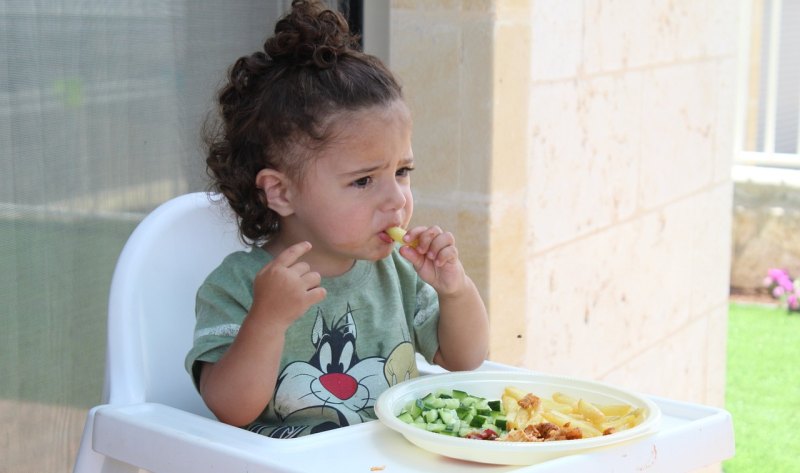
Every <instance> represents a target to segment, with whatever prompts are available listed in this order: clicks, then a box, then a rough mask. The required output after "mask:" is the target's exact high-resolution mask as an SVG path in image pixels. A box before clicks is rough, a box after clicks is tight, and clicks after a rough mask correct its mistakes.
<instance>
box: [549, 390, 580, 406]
mask: <svg viewBox="0 0 800 473" xmlns="http://www.w3.org/2000/svg"><path fill="white" fill-rule="evenodd" d="M552 398H553V400H554V401H556V402H558V403H561V404H566V405H568V406H575V405H576V404H578V400H577V399H575V398H574V397H572V396H567V395H566V394H564V393H559V392H555V393H553V395H552Z"/></svg>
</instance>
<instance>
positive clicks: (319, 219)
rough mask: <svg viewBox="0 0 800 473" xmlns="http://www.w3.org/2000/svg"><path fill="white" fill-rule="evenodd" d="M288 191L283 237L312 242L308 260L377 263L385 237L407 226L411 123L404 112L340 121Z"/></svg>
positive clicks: (397, 105)
mask: <svg viewBox="0 0 800 473" xmlns="http://www.w3.org/2000/svg"><path fill="white" fill-rule="evenodd" d="M338 120H339V121H340V122H341V124H338V123H337V124H336V125H334V126H336V127H337V130H336V131H337V133H336V134H335V136H334V139H333V140H332V142H331V143H328V144H327V145H326V146H325V148H324V149H323V150H322V151H321V152H320V154H319V155H318V156H317V157H316V158H313V159H314V160H313V162H312V163H311V164H310V165H309V166H308V168H307V169H306V172H305V175H304V178H303V182H302V185H301V186H299V187H297V186H295V187H294V196H293V197H292V207H293V210H294V213H293V214H292V215H290V216H289V217H288V218H286V219H284V222H283V224H282V233H283V231H288V232H290V233H291V234H292V235H291V236H292V239H293V240H300V239H305V240H308V241H310V242H311V244H312V246H313V250H312V252H313V253H314V257H315V259H319V258H324V259H325V260H326V262H331V263H334V262H336V261H342V262H346V261H348V260H352V259H366V260H378V259H381V258H385V257H386V256H388V255H389V254H390V253H391V251H392V248H393V246H394V244H393V242H392V239H391V238H389V236H388V235H387V234H386V231H385V230H386V229H387V228H389V227H393V226H400V227H404V228H405V227H406V226H407V225H408V222H409V221H410V220H411V214H412V212H413V209H414V200H413V197H412V196H411V177H410V170H411V169H413V167H414V156H413V152H412V150H411V116H410V113H409V111H408V108H407V107H406V105H405V104H404V103H403V102H401V101H397V102H394V103H393V104H391V105H389V106H381V107H376V108H370V109H366V110H362V111H358V112H356V113H351V114H346V115H345V116H344V117H340V118H339V119H338Z"/></svg>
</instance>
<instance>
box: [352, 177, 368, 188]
mask: <svg viewBox="0 0 800 473" xmlns="http://www.w3.org/2000/svg"><path fill="white" fill-rule="evenodd" d="M370 183H372V178H371V177H369V176H366V177H362V178H361V179H356V180H355V181H353V184H352V185H353V187H357V188H359V189H361V188H364V187H367V186H368V185H370Z"/></svg>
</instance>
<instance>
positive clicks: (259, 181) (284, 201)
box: [256, 169, 294, 217]
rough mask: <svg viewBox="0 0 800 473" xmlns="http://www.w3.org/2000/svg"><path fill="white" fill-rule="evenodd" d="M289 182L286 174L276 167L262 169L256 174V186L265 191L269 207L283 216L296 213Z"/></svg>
mask: <svg viewBox="0 0 800 473" xmlns="http://www.w3.org/2000/svg"><path fill="white" fill-rule="evenodd" d="M289 184H290V182H289V178H288V177H287V176H286V174H284V173H282V172H280V171H276V170H275V169H262V170H261V171H259V172H258V174H256V187H258V188H259V189H261V191H262V192H264V197H266V199H267V207H269V208H270V209H272V210H274V211H275V212H277V214H278V215H280V216H281V217H286V216H289V215H291V214H293V213H294V209H293V208H292V203H291V190H290V188H289Z"/></svg>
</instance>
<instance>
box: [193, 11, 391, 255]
mask: <svg viewBox="0 0 800 473" xmlns="http://www.w3.org/2000/svg"><path fill="white" fill-rule="evenodd" d="M398 99H402V91H401V87H400V85H399V84H398V82H397V80H396V79H395V78H394V76H393V74H392V73H391V72H390V71H389V70H388V68H387V67H386V66H385V65H384V64H383V63H382V62H381V61H380V60H379V59H378V58H376V57H374V56H371V55H368V54H365V53H363V52H362V51H361V50H360V49H359V46H358V37H357V36H356V35H353V34H351V33H350V30H349V28H348V25H347V21H346V20H345V19H344V17H343V16H342V15H341V14H340V13H338V12H335V11H332V10H329V9H326V8H325V7H324V6H323V5H322V4H321V3H320V2H319V1H313V0H312V1H306V0H295V1H293V2H292V9H291V11H290V12H289V13H288V14H287V15H286V16H284V17H283V18H281V19H280V20H279V21H278V22H277V23H276V25H275V31H274V34H273V35H272V36H271V37H269V38H268V39H267V40H266V42H265V43H264V48H263V51H258V52H255V53H253V54H251V55H249V56H243V57H240V58H239V59H238V60H237V61H236V62H235V63H234V64H233V66H231V68H230V69H229V71H228V74H227V81H226V83H225V84H224V85H223V86H222V88H221V89H220V90H219V93H218V115H219V117H218V120H217V121H216V122H215V123H212V122H207V124H206V127H205V129H204V140H205V142H206V146H207V148H208V153H207V157H206V166H207V172H208V174H209V176H210V177H211V188H212V190H214V191H216V192H219V193H221V194H222V195H223V196H224V197H225V199H226V200H227V202H228V204H229V205H230V206H231V208H232V209H233V211H234V212H235V213H236V215H237V220H238V224H239V233H240V236H241V238H242V239H243V241H245V242H248V241H249V242H252V243H253V244H257V243H262V242H265V241H267V240H269V238H270V236H271V235H274V234H275V233H277V232H278V231H279V230H280V218H279V216H278V214H276V213H275V212H274V211H272V210H271V209H270V208H269V207H268V205H267V201H266V197H265V195H264V193H263V192H262V191H261V189H258V188H257V187H256V183H255V180H256V175H257V174H258V173H259V172H260V171H261V170H262V169H265V168H270V169H276V170H279V171H281V172H283V173H286V174H287V175H288V176H289V177H290V178H292V179H298V180H299V179H300V178H301V177H302V175H303V172H304V170H305V166H306V165H307V164H308V162H309V160H310V159H313V155H314V153H313V152H308V151H313V150H315V149H317V150H318V149H320V148H321V147H323V146H324V145H325V143H326V140H328V139H329V138H330V134H331V132H330V128H331V127H330V125H331V124H333V123H335V122H336V120H337V118H342V119H344V118H346V116H345V115H344V113H345V112H352V111H357V110H361V109H364V108H368V107H373V106H377V105H387V104H389V103H391V102H393V101H395V100H398Z"/></svg>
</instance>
